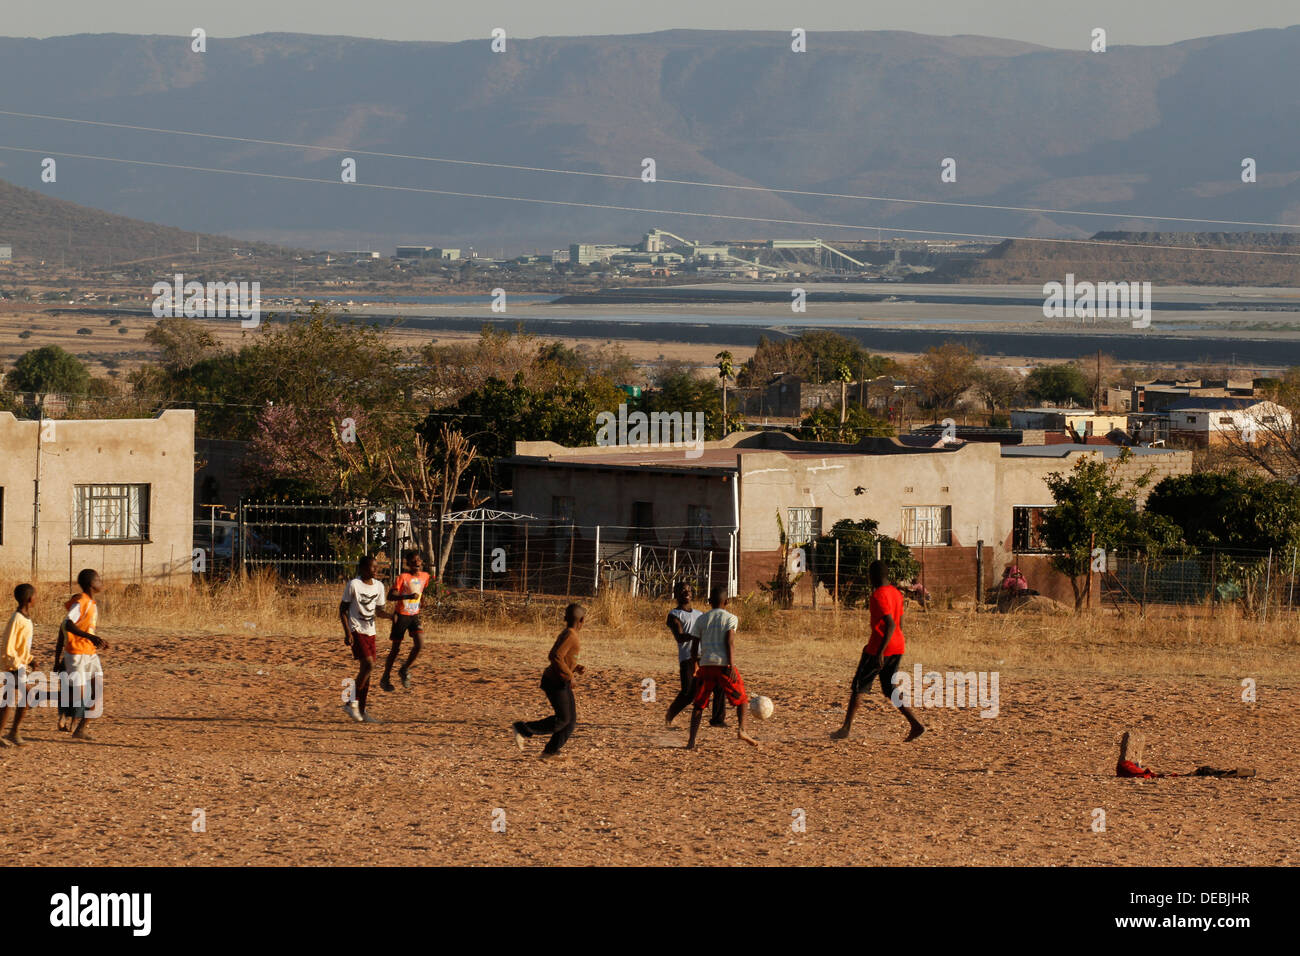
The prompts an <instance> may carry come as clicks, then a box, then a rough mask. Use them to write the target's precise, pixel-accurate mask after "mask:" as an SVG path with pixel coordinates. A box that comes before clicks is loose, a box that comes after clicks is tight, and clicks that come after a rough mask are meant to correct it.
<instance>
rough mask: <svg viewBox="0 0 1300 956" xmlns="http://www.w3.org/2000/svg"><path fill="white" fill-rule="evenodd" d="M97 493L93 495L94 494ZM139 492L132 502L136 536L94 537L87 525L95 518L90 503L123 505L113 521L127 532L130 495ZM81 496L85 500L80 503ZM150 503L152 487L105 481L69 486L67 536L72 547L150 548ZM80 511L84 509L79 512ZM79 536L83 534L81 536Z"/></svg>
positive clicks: (141, 482) (134, 482)
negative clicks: (69, 525)
mask: <svg viewBox="0 0 1300 956" xmlns="http://www.w3.org/2000/svg"><path fill="white" fill-rule="evenodd" d="M113 488H122V489H125V491H124V493H123V494H120V495H116V494H107V493H102V492H103V491H104V490H107V489H113ZM96 489H100V490H101V493H98V494H96V493H95V490H96ZM133 491H139V494H140V497H139V498H138V499H136V500H135V501H134V504H135V505H136V507H137V510H138V514H137V515H136V520H135V522H134V523H135V524H136V525H137V527H138V529H139V533H138V534H136V535H130V534H126V535H121V536H118V535H102V536H98V537H97V536H95V535H94V534H93V530H94V529H92V528H91V521H92V520H93V518H94V515H95V507H94V502H112V501H114V500H119V501H121V502H122V503H123V504H124V506H125V507H124V510H123V512H122V514H121V515H119V516H117V517H115V519H114V520H115V522H116V523H118V524H124V526H125V528H126V529H127V530H129V529H130V527H131V524H132V520H131V506H132V504H133V501H132V492H133ZM83 495H85V498H84V499H83V497H82V496H83ZM152 503H153V485H152V484H151V483H149V482H144V481H105V482H85V483H82V484H74V485H73V486H72V521H73V524H72V534H71V536H70V538H71V543H72V544H101V545H116V544H126V545H139V544H150V543H152V541H153V538H152V537H151V535H150V512H151V506H152ZM83 509H85V510H84V511H83ZM82 532H87V533H85V534H83V533H82Z"/></svg>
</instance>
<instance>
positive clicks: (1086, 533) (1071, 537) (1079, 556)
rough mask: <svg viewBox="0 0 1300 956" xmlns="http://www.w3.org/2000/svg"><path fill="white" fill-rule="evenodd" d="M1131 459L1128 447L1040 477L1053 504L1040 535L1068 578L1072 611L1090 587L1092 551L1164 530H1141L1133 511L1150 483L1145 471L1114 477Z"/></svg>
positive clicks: (1108, 547) (1141, 523) (1045, 517)
mask: <svg viewBox="0 0 1300 956" xmlns="http://www.w3.org/2000/svg"><path fill="white" fill-rule="evenodd" d="M1131 459H1132V453H1131V452H1129V451H1128V449H1125V450H1124V451H1123V452H1122V453H1121V454H1120V455H1119V457H1118V458H1115V459H1113V460H1112V462H1107V461H1106V460H1105V459H1102V458H1095V457H1092V456H1088V457H1083V458H1080V459H1079V461H1078V462H1076V463H1075V466H1074V469H1073V470H1072V471H1070V472H1059V471H1058V472H1052V473H1051V474H1049V475H1048V476H1047V478H1046V482H1047V488H1048V490H1049V491H1050V492H1051V494H1052V499H1053V501H1055V502H1056V506H1055V507H1053V508H1052V509H1051V510H1050V511H1048V512H1047V514H1045V515H1044V516H1043V521H1042V525H1041V526H1040V532H1041V534H1042V538H1043V542H1044V543H1045V544H1046V545H1047V547H1049V548H1051V549H1052V552H1053V554H1052V558H1051V563H1052V567H1053V568H1055V569H1056V570H1057V571H1059V572H1060V573H1061V574H1064V575H1065V576H1067V577H1068V578H1069V579H1070V587H1071V589H1072V590H1073V591H1074V607H1075V610H1078V609H1079V608H1080V607H1082V606H1083V602H1084V599H1085V598H1087V596H1088V593H1089V591H1090V589H1091V587H1092V561H1093V559H1092V551H1093V549H1094V548H1102V549H1105V550H1107V551H1109V550H1111V549H1112V548H1115V547H1117V546H1118V545H1120V544H1121V543H1131V542H1132V541H1133V540H1134V539H1137V538H1141V537H1142V536H1144V535H1148V534H1149V536H1150V537H1153V538H1154V537H1158V536H1160V533H1161V532H1162V531H1163V530H1165V529H1161V528H1148V527H1146V526H1144V524H1143V521H1142V519H1141V517H1140V512H1139V510H1138V505H1137V494H1138V491H1139V490H1140V489H1141V488H1144V487H1145V486H1146V485H1147V483H1148V482H1149V481H1150V475H1149V473H1148V474H1147V475H1144V476H1141V477H1139V478H1138V479H1137V480H1136V481H1133V482H1131V483H1130V482H1126V481H1125V480H1124V479H1122V478H1121V477H1120V476H1119V473H1118V472H1119V468H1120V467H1121V466H1122V465H1123V464H1124V463H1126V462H1128V461H1129V460H1131ZM1166 537H1167V535H1166Z"/></svg>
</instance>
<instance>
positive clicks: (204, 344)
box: [144, 316, 221, 371]
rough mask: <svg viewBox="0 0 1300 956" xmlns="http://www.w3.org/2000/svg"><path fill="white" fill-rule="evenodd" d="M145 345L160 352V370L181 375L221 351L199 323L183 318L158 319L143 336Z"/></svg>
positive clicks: (209, 333)
mask: <svg viewBox="0 0 1300 956" xmlns="http://www.w3.org/2000/svg"><path fill="white" fill-rule="evenodd" d="M144 338H145V341H146V342H148V343H149V344H150V345H152V346H154V347H155V348H157V349H158V350H159V351H161V352H162V364H163V367H164V368H167V369H170V370H173V371H185V370H188V369H191V368H193V367H194V366H195V365H197V364H198V363H199V362H201V361H203V360H204V359H205V358H210V357H212V356H213V355H215V354H216V353H217V352H219V351H221V344H220V343H219V342H218V341H217V339H216V336H214V335H213V334H212V333H211V332H210V331H208V329H207V327H206V326H204V324H203V323H202V322H199V321H197V320H195V319H187V318H184V317H183V316H177V317H169V318H163V319H159V320H158V321H157V322H156V323H155V324H154V325H153V327H152V328H150V329H149V331H147V332H145V334H144Z"/></svg>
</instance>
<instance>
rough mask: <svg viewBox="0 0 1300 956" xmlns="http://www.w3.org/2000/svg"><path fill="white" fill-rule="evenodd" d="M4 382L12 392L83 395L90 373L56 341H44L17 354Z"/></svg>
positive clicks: (88, 383)
mask: <svg viewBox="0 0 1300 956" xmlns="http://www.w3.org/2000/svg"><path fill="white" fill-rule="evenodd" d="M5 384H6V385H7V386H8V387H9V388H11V389H13V390H14V391H15V392H40V393H42V394H44V393H47V392H55V393H57V394H60V395H84V394H85V392H86V390H87V388H88V387H89V385H90V373H89V372H88V371H86V366H85V365H83V364H82V363H81V361H80V360H79V359H77V357H76V356H74V355H70V354H69V353H67V352H65V351H64V350H63V349H61V348H59V347H58V346H57V345H46V346H43V347H41V348H39V349H33V350H32V351H30V352H26V353H24V354H23V355H22V356H20V357H19V359H18V361H17V362H15V363H14V367H13V369H12V370H11V371H10V372H9V374H8V376H6V380H5Z"/></svg>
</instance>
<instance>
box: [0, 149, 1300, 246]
mask: <svg viewBox="0 0 1300 956" xmlns="http://www.w3.org/2000/svg"><path fill="white" fill-rule="evenodd" d="M0 150H9V151H11V152H18V153H32V154H35V155H41V156H61V157H64V158H67V159H85V160H92V161H96V162H106V163H120V164H123V165H128V166H147V167H152V168H161V169H179V170H184V171H187V172H200V173H219V174H224V175H228V176H251V177H254V178H258V179H276V180H283V181H286V182H298V183H316V184H321V185H326V186H340V185H343V186H347V187H348V188H352V189H356V188H361V189H380V190H391V191H395V192H407V193H421V194H425V195H432V196H449V197H452V198H456V199H491V200H498V201H502V202H522V203H530V204H534V205H543V206H566V207H570V208H578V209H600V210H604V211H606V212H633V213H641V214H650V215H655V216H687V217H691V218H697V219H718V220H727V221H731V222H758V223H769V224H774V225H785V226H808V227H813V228H820V229H854V230H861V231H876V230H879V229H885V228H887V229H889V230H890V231H891V232H895V233H899V232H903V233H908V234H911V235H920V236H945V237H948V238H954V239H982V240H989V239H993V240H997V241H1000V242H1007V241H1017V242H1045V243H1054V244H1058V245H1081V246H1102V247H1105V248H1110V249H1114V248H1130V249H1163V250H1167V251H1173V252H1210V253H1218V254H1224V255H1244V256H1281V257H1284V258H1300V252H1272V251H1267V250H1260V249H1223V248H1217V247H1210V246H1174V245H1165V244H1161V243H1142V242H1108V241H1105V240H1099V239H1052V238H1045V237H1042V236H1012V235H1001V234H998V233H985V232H949V231H944V230H940V229H901V228H898V227H896V226H878V225H860V224H855V223H845V222H823V221H818V220H805V219H777V218H774V217H767V216H737V215H727V214H725V213H712V212H696V211H690V210H681V209H652V208H649V207H644V206H622V205H616V204H612V203H593V202H579V201H577V200H564V199H539V198H536V197H531V196H504V195H498V194H494V193H471V192H461V191H457V190H450V189H431V188H428V187H423V186H398V185H392V184H386V183H361V182H357V183H342V182H341V181H339V180H334V179H321V178H318V177H312V176H290V175H288V174H285V173H261V172H256V171H253V170H244V169H219V168H215V167H211V166H189V165H185V164H181V163H163V162H157V161H150V160H143V159H123V158H121V157H116V156H93V155H89V154H84V153H67V152H61V151H57V150H41V149H31V148H28V147H23V146H0Z"/></svg>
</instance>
